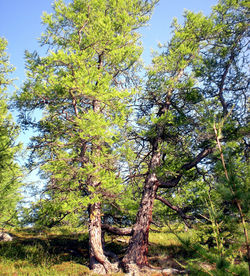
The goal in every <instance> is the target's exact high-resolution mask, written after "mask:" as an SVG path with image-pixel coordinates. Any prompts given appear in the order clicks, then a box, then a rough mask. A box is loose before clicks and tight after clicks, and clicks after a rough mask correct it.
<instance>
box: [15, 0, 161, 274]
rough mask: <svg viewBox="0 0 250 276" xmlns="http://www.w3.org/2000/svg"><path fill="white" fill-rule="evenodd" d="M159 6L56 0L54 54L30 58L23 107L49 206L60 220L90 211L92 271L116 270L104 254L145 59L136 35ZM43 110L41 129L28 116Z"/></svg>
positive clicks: (50, 43)
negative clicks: (124, 133) (105, 221)
mask: <svg viewBox="0 0 250 276" xmlns="http://www.w3.org/2000/svg"><path fill="white" fill-rule="evenodd" d="M156 2H157V1H141V0H133V1H131V0H119V1H116V0H74V1H72V2H71V3H70V4H68V5H66V4H64V2H63V1H61V0H59V1H56V2H55V3H54V13H53V14H44V15H43V24H45V25H46V26H47V28H46V31H45V33H44V34H43V35H42V36H41V44H42V45H43V46H47V47H48V54H47V55H46V56H45V57H40V56H39V55H38V54H37V53H28V52H27V53H26V62H27V66H26V67H27V80H26V83H25V85H24V87H23V89H22V92H21V93H20V94H19V95H18V98H17V106H18V108H19V109H20V110H22V112H23V115H22V116H23V123H24V124H25V123H27V124H31V125H32V126H34V127H36V128H37V129H38V131H39V134H38V136H36V137H34V138H33V144H32V147H33V149H34V154H35V155H34V154H33V160H32V161H31V162H33V163H35V160H36V158H37V160H40V163H41V167H40V168H41V170H42V173H43V177H44V178H46V179H47V180H48V182H47V185H46V191H47V196H48V198H47V199H46V198H45V199H44V201H45V202H46V203H48V204H47V206H48V207H49V206H53V207H52V209H55V210H56V214H57V216H58V218H59V219H60V218H63V216H64V215H65V214H66V215H67V213H70V214H72V213H74V212H82V210H86V208H87V209H88V212H89V240H90V266H91V268H93V269H95V270H96V271H97V272H98V273H103V272H109V271H111V270H112V265H111V263H110V262H109V261H108V259H107V258H106V256H105V255H104V253H103V249H102V240H101V215H102V214H101V213H102V210H101V205H102V202H107V203H109V202H110V201H112V200H113V201H114V200H115V199H116V198H118V196H119V194H120V193H121V192H122V190H123V186H122V185H121V179H120V177H119V175H118V172H117V162H118V161H117V160H118V159H119V146H118V145H119V141H120V131H121V129H122V128H123V127H124V126H125V123H126V118H127V116H128V110H127V101H128V98H129V96H130V95H131V94H132V89H131V87H130V85H129V79H130V78H131V75H132V74H133V71H134V70H135V69H136V64H137V61H138V59H139V57H140V55H141V52H142V48H141V46H140V44H139V35H138V33H137V32H136V30H137V29H138V28H139V27H141V26H143V25H144V24H145V23H146V22H147V21H148V20H149V17H150V14H151V11H152V8H153V6H154V4H155V3H156ZM36 109H39V110H42V111H43V115H42V118H41V119H40V120H39V121H38V122H37V123H34V122H32V121H31V120H30V119H29V118H28V117H25V115H24V114H26V115H27V114H29V112H31V111H34V110H36ZM44 206H46V205H44ZM50 212H51V210H50V209H47V211H46V210H45V213H43V214H44V215H45V217H46V215H47V216H49V213H50Z"/></svg>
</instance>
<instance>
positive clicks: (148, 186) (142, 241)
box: [122, 173, 158, 271]
mask: <svg viewBox="0 0 250 276" xmlns="http://www.w3.org/2000/svg"><path fill="white" fill-rule="evenodd" d="M157 188H158V181H157V178H156V175H155V174H154V173H151V174H149V175H148V177H147V179H146V181H145V186H144V190H143V195H142V200H141V203H140V208H139V211H138V213H137V217H136V223H135V225H134V227H133V231H132V238H131V239H130V242H129V246H128V249H127V252H126V254H125V256H124V258H123V260H122V263H123V266H124V268H125V270H126V271H130V265H132V266H133V265H134V264H136V265H137V266H139V267H143V266H146V265H148V259H147V253H148V235H149V228H150V224H151V222H152V211H153V205H154V200H155V196H156V191H157Z"/></svg>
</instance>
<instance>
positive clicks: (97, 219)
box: [89, 203, 112, 275]
mask: <svg viewBox="0 0 250 276" xmlns="http://www.w3.org/2000/svg"><path fill="white" fill-rule="evenodd" d="M89 255H90V268H91V269H93V270H94V272H95V273H97V274H99V275H100V274H106V273H109V272H111V271H112V264H111V263H110V262H109V260H108V259H107V258H106V256H105V255H104V253H103V247H102V229H101V204H100V203H94V204H91V205H90V206H89Z"/></svg>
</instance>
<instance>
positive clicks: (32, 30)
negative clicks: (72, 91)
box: [0, 0, 217, 86]
mask: <svg viewBox="0 0 250 276" xmlns="http://www.w3.org/2000/svg"><path fill="white" fill-rule="evenodd" d="M68 1H69V0H67V2H68ZM52 2H53V0H0V36H4V37H5V38H6V39H7V40H8V43H9V45H8V53H9V55H10V61H11V63H12V64H13V65H14V66H15V67H16V72H15V74H14V75H15V77H16V78H18V81H16V84H17V85H18V86H20V85H21V83H22V81H23V80H24V78H25V73H24V51H25V50H30V51H34V50H38V51H39V44H38V42H37V38H39V36H40V34H41V33H42V28H43V27H42V25H41V15H42V12H43V11H47V12H52V8H51V4H52ZM216 3H217V1H216V0H160V2H159V4H158V5H157V7H156V9H155V11H154V14H153V17H152V19H151V21H150V23H149V26H148V27H146V28H144V29H143V30H142V35H143V36H142V41H143V46H144V49H145V51H144V53H143V56H142V57H143V59H144V60H145V61H146V62H147V63H149V62H150V52H151V49H156V48H157V44H158V43H159V42H161V43H164V42H167V41H168V40H169V38H170V25H171V22H172V20H173V18H174V17H177V18H178V19H179V20H180V21H181V20H182V14H183V11H184V9H188V10H192V11H195V12H198V11H203V12H204V13H205V14H209V12H210V11H211V6H213V5H215V4H216Z"/></svg>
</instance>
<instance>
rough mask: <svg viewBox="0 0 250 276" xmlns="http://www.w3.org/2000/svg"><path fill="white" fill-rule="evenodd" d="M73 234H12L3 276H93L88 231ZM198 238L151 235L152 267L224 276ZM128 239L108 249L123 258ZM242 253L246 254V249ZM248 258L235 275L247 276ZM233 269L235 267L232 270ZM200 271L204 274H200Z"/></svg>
mask: <svg viewBox="0 0 250 276" xmlns="http://www.w3.org/2000/svg"><path fill="white" fill-rule="evenodd" d="M70 233H74V231H73V230H72V229H66V228H65V229H63V228H62V229H60V228H59V229H55V230H53V232H49V231H42V232H41V233H39V232H37V231H36V232H35V231H32V229H26V230H23V229H21V230H18V231H15V232H12V235H13V236H14V237H15V238H14V240H13V241H12V242H5V243H4V242H1V243H0V275H1V276H2V275H12V276H19V275H21V276H22V275H26V276H27V275H30V276H33V275H41V276H44V275H51V276H53V275H55V276H57V275H62V276H63V275H67V276H69V275H70V276H71V275H73V276H77V275H90V274H91V271H90V270H89V268H88V265H89V259H88V235H87V231H85V232H81V233H75V234H70ZM176 234H177V235H176ZM196 234H197V233H196V231H195V230H189V231H188V232H184V231H183V230H182V229H175V231H174V233H173V232H171V231H170V230H169V229H168V228H163V229H162V230H161V232H157V233H155V232H151V233H150V236H149V243H150V246H149V252H148V257H149V263H150V264H151V265H152V266H153V267H155V268H169V267H171V268H175V269H181V270H182V269H184V268H186V269H189V271H190V272H189V274H188V275H223V274H218V273H217V272H214V273H213V271H216V265H217V266H218V267H219V265H220V263H219V261H218V260H215V261H214V262H211V261H209V258H212V257H213V256H212V255H211V253H209V254H210V255H209V254H207V251H206V248H205V249H204V256H203V257H204V258H202V256H200V255H199V254H201V255H202V254H203V252H202V250H201V251H200V252H199V254H198V253H197V252H198V251H199V250H198V251H197V247H196V240H197V235H196ZM177 236H178V237H177ZM128 239H129V238H128V237H122V238H121V237H119V238H118V237H116V236H106V248H107V250H110V251H113V252H115V253H116V254H117V256H118V257H119V258H122V257H123V255H124V253H125V251H126V247H127V244H128ZM242 250H243V251H244V248H243V249H242ZM244 254H245V253H244V252H243V254H242V256H240V257H239V256H238V257H237V268H236V269H235V270H234V271H237V269H238V271H239V273H238V274H235V275H247V274H246V273H245V272H244V271H246V269H247V266H246V262H243V259H244V256H243V255H244ZM211 256H212V257H211ZM216 262H217V263H218V264H216ZM190 264H195V265H191V266H190ZM195 266H196V267H195ZM230 266H232V264H229V266H228V267H229V268H230ZM199 269H200V270H199ZM230 269H231V268H230ZM195 271H196V272H195ZM197 271H200V272H198V274H197ZM204 271H205V272H204ZM210 271H211V273H210ZM242 271H243V272H242ZM203 273H205V274H203ZM216 273H217V274H216ZM92 275H94V274H92ZM113 275H123V274H122V273H120V274H113ZM159 275H160V274H159ZM225 275H227V274H225Z"/></svg>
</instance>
